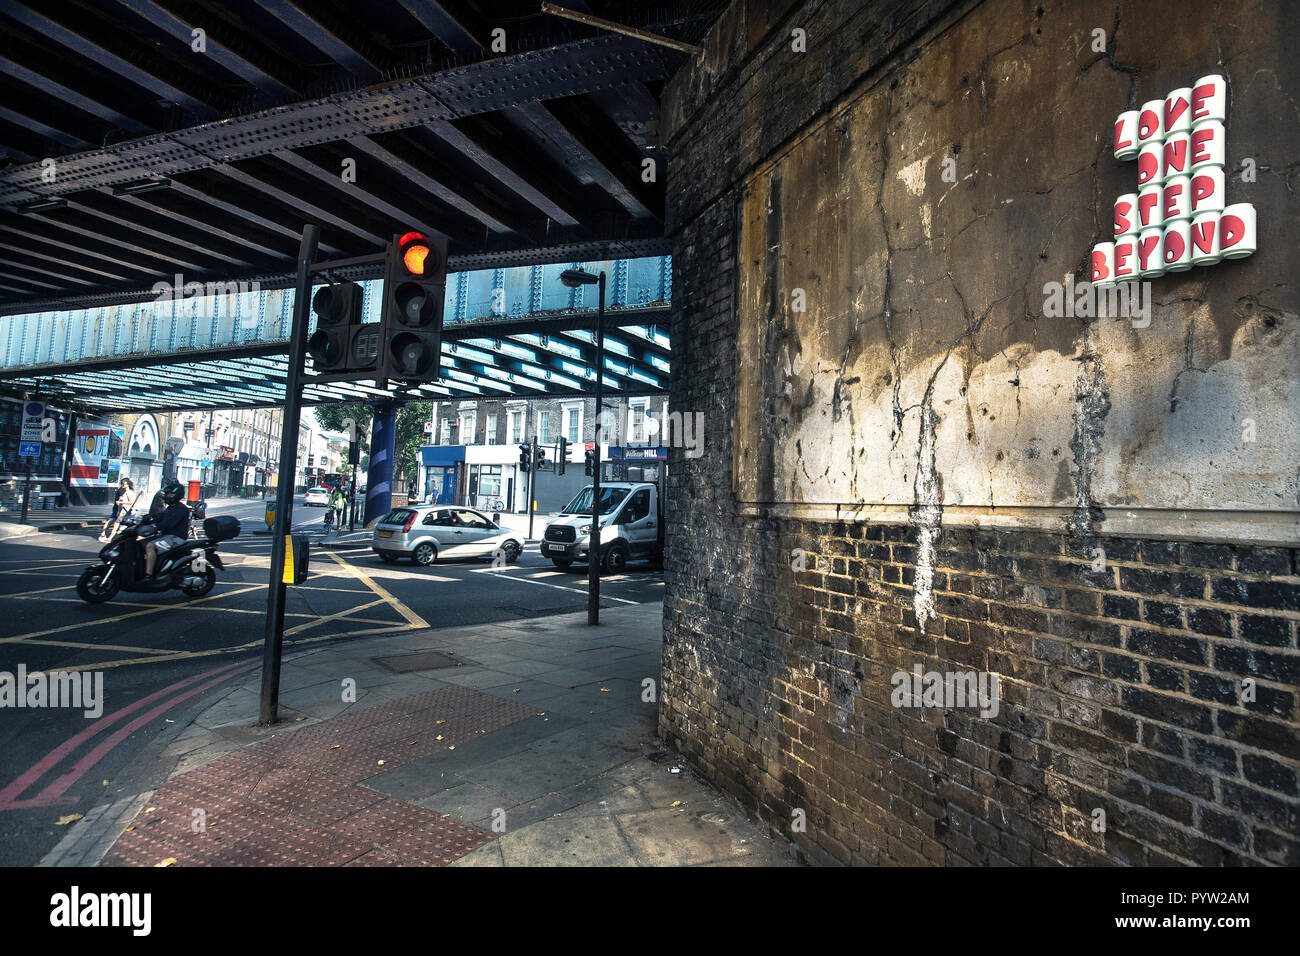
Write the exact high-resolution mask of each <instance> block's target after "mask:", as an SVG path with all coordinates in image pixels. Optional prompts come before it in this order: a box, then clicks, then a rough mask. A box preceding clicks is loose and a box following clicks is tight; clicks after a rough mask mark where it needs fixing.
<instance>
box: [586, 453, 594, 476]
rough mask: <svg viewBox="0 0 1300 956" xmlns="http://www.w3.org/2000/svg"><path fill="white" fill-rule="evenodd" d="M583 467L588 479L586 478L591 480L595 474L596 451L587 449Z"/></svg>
mask: <svg viewBox="0 0 1300 956" xmlns="http://www.w3.org/2000/svg"><path fill="white" fill-rule="evenodd" d="M584 467H585V469H586V474H587V477H588V478H591V477H592V476H593V475H595V474H596V451H595V449H593V448H588V449H587V454H586V465H585V466H584Z"/></svg>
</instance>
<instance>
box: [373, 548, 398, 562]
mask: <svg viewBox="0 0 1300 956" xmlns="http://www.w3.org/2000/svg"><path fill="white" fill-rule="evenodd" d="M375 553H376V554H378V555H379V560H380V561H382V562H384V564H392V563H393V562H395V561H396V560H397V555H395V554H393V553H392V552H391V551H376V552H375Z"/></svg>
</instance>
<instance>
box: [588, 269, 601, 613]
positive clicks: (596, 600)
mask: <svg viewBox="0 0 1300 956" xmlns="http://www.w3.org/2000/svg"><path fill="white" fill-rule="evenodd" d="M604 369H605V273H604V272H602V273H601V274H600V304H599V305H598V306H597V307H596V429H595V434H594V438H595V441H593V442H592V445H594V446H595V450H596V454H595V459H594V460H595V463H596V467H595V468H594V469H593V471H592V474H591V541H590V542H589V543H588V545H587V623H588V624H589V625H590V624H599V623H600V406H601V401H602V399H603V397H604V385H605V376H604Z"/></svg>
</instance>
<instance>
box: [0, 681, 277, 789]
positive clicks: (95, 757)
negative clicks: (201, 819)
mask: <svg viewBox="0 0 1300 956" xmlns="http://www.w3.org/2000/svg"><path fill="white" fill-rule="evenodd" d="M259 664H260V662H259V661H255V660H254V661H245V662H243V663H240V664H227V665H226V666H225V667H218V668H216V669H214V670H210V671H205V672H204V673H202V674H196V675H195V676H193V677H187V678H185V679H184V680H181V681H177V682H176V683H175V684H172V685H170V686H168V687H164V688H163V689H162V690H159V691H155V692H154V693H152V694H150V695H149V696H147V697H142V698H140V699H139V700H137V701H135V702H134V703H132V704H128V705H127V706H126V707H123V708H122V709H121V710H116V711H114V712H113V713H111V714H108V715H107V716H105V717H101V718H100V719H99V720H97V721H95V722H94V723H93V724H91V725H90V726H89V727H87V728H86V729H85V730H83V731H81V732H80V733H77V734H74V735H73V736H71V737H69V738H68V739H67V740H65V741H64V742H63V743H61V744H59V745H58V746H57V747H55V748H54V749H53V750H51V751H50V752H49V753H47V754H46V755H45V756H44V757H42V758H41V759H40V760H38V761H37V762H36V763H35V764H34V765H33V766H32V767H31V769H29V770H27V771H26V772H25V773H23V774H22V775H21V776H20V777H19V778H18V779H17V780H15V781H14V782H13V783H11V784H9V785H8V786H7V787H5V788H4V789H3V790H0V811H3V810H19V809H23V808H26V807H48V806H51V805H53V804H56V803H66V802H68V800H67V798H65V797H64V796H63V795H64V793H66V792H67V790H68V788H69V787H71V786H72V785H73V784H74V783H76V782H77V781H78V780H80V779H81V778H82V777H83V776H85V774H86V772H87V771H88V770H90V768H91V767H93V766H94V765H95V764H97V763H99V761H100V760H102V759H103V758H104V757H105V756H106V755H107V754H108V753H109V751H111V750H112V749H113V748H114V747H116V746H117V745H118V744H120V743H121V742H122V741H123V740H125V739H126V738H127V737H129V736H130V735H131V734H132V733H134V732H135V731H136V730H138V729H140V728H141V727H143V726H144V725H146V724H147V723H149V722H150V721H151V720H156V719H157V718H158V717H160V716H161V715H162V714H165V713H166V712H167V711H169V710H171V709H172V708H173V707H175V706H176V705H177V704H179V703H181V702H182V701H184V700H187V699H189V698H190V697H193V696H194V695H195V694H201V693H202V692H203V691H205V690H208V689H209V688H211V687H215V686H216V685H217V684H220V683H222V682H223V681H226V680H229V679H230V678H232V677H234V676H236V675H238V674H241V673H244V672H245V671H249V670H252V669H253V668H255V667H257V666H259ZM200 682H201V683H200ZM196 685H197V686H196ZM169 695H170V696H169ZM163 698H165V700H163V702H162V703H161V704H159V705H158V706H156V707H154V708H153V709H152V710H150V711H148V712H147V713H144V714H141V715H140V716H139V717H136V718H135V719H134V720H132V721H131V722H130V723H128V724H126V725H125V726H123V727H120V728H118V729H117V730H116V731H114V733H113V734H112V735H111V736H110V737H109V738H108V739H107V740H105V741H103V742H102V743H100V744H99V745H98V746H97V747H95V748H94V749H93V750H91V751H90V753H88V754H86V756H84V757H82V758H81V759H80V760H78V761H77V763H76V764H75V765H74V766H73V767H72V768H71V769H69V770H68V771H67V772H65V773H63V774H62V775H61V776H59V777H58V778H57V779H56V780H55V781H54V782H53V783H51V784H49V785H48V786H47V787H46V788H45V789H44V790H42V791H41V792H40V793H39V794H37V795H36V796H35V797H32V798H30V799H28V800H21V799H19V796H20V795H21V794H22V793H24V792H25V791H27V790H28V789H30V788H31V787H33V786H35V785H36V783H37V781H39V780H40V778H41V777H42V776H44V775H45V773H46V772H48V771H49V770H51V769H53V768H54V767H55V766H57V765H58V763H59V762H60V761H62V760H63V759H64V758H65V757H67V756H68V755H69V754H71V753H72V752H73V751H75V750H76V749H77V748H78V747H80V746H81V745H82V744H84V743H85V742H86V741H88V740H89V739H90V738H92V737H94V736H95V735H96V734H98V733H100V732H101V731H104V730H107V729H109V728H110V727H112V726H113V725H114V724H116V723H117V722H118V721H120V720H122V719H123V718H126V717H129V716H130V715H131V714H133V713H135V712H136V711H138V710H140V709H141V708H142V707H147V706H148V705H149V704H152V703H154V702H155V701H157V700H160V699H163Z"/></svg>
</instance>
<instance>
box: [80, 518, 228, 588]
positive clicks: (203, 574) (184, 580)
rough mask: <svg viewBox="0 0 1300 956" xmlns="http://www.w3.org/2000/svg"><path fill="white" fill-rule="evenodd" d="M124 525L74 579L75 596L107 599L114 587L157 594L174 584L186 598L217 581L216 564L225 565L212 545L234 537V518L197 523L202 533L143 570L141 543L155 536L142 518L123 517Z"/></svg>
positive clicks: (212, 585) (166, 553)
mask: <svg viewBox="0 0 1300 956" xmlns="http://www.w3.org/2000/svg"><path fill="white" fill-rule="evenodd" d="M127 522H129V523H128V525H127V527H125V528H124V529H123V530H122V531H121V533H120V534H118V535H117V537H115V538H113V540H112V541H110V542H109V543H108V544H106V545H104V547H103V548H101V549H100V551H99V561H100V563H99V564H95V565H91V566H90V567H88V568H86V570H85V571H83V572H82V574H81V577H80V578H78V579H77V595H78V596H79V597H80V598H81V599H82V600H83V601H86V602H88V603H90V604H103V603H104V602H105V601H111V600H112V599H113V598H114V597H116V596H117V593H118V592H119V591H130V592H134V593H138V594H157V593H159V592H161V591H169V590H171V589H172V588H178V589H179V590H180V591H182V592H183V593H184V594H186V595H187V596H189V597H192V598H200V597H203V596H204V595H206V594H207V593H208V592H209V591H211V590H212V588H213V587H214V586H215V585H216V583H217V572H216V569H217V568H220V569H222V570H225V567H226V566H225V565H224V564H223V563H222V561H221V555H220V554H218V553H217V546H218V545H219V544H220V543H221V542H222V541H229V540H230V539H231V538H235V537H238V536H239V519H238V518H233V517H231V516H230V515H220V516H218V517H215V518H208V519H207V520H205V521H204V522H203V537H200V538H191V539H188V540H186V541H184V542H183V543H181V544H179V545H177V546H176V547H175V548H172V549H171V550H170V551H164V552H163V553H162V554H160V555H159V556H158V565H157V567H156V569H155V571H154V574H153V575H148V574H146V573H145V570H144V567H145V560H144V546H145V545H146V544H148V543H149V541H151V540H153V539H154V538H156V537H158V533H157V531H156V530H155V529H154V528H153V526H152V525H151V524H148V523H147V522H144V523H141V522H139V521H137V520H135V519H134V518H129V519H127Z"/></svg>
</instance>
